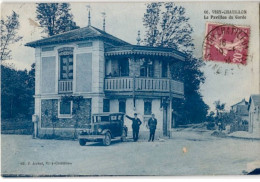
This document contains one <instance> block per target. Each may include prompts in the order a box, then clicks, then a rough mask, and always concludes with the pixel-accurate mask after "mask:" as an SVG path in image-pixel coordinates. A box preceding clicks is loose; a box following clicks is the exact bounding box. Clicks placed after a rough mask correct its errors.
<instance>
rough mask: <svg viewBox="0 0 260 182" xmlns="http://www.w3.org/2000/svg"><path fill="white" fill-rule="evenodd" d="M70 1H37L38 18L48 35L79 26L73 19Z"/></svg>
mask: <svg viewBox="0 0 260 182" xmlns="http://www.w3.org/2000/svg"><path fill="white" fill-rule="evenodd" d="M70 10H71V9H70V4H69V3H37V7H36V14H37V16H36V19H37V20H38V21H39V23H40V26H41V27H42V28H43V32H44V33H47V34H48V36H52V35H56V34H60V33H63V32H66V31H69V30H74V29H77V28H79V27H78V26H77V25H76V23H75V22H74V21H73V15H72V14H71V12H70Z"/></svg>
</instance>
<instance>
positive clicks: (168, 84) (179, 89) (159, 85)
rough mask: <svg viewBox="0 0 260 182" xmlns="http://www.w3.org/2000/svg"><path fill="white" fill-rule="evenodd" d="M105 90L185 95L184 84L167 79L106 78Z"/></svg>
mask: <svg viewBox="0 0 260 182" xmlns="http://www.w3.org/2000/svg"><path fill="white" fill-rule="evenodd" d="M104 89H105V91H109V92H120V91H153V92H172V93H177V94H184V88H183V83H182V82H178V81H175V80H171V79H167V78H131V77H118V78H106V79H105V88H104Z"/></svg>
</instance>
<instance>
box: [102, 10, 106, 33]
mask: <svg viewBox="0 0 260 182" xmlns="http://www.w3.org/2000/svg"><path fill="white" fill-rule="evenodd" d="M101 14H102V16H103V31H104V32H105V31H106V13H105V12H102V13H101Z"/></svg>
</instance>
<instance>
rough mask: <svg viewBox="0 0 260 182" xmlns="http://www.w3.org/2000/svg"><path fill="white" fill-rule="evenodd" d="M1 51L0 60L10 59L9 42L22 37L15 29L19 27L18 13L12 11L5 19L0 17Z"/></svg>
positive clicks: (16, 40) (14, 41) (11, 42)
mask: <svg viewBox="0 0 260 182" xmlns="http://www.w3.org/2000/svg"><path fill="white" fill-rule="evenodd" d="M0 26H1V51H0V60H1V61H4V60H8V59H11V53H12V50H10V49H9V46H10V44H13V43H16V42H18V41H19V40H21V39H22V37H21V36H19V35H18V33H17V30H18V29H19V27H20V22H19V15H18V14H17V13H16V12H14V11H13V12H12V14H11V15H10V16H7V17H6V19H1V21H0Z"/></svg>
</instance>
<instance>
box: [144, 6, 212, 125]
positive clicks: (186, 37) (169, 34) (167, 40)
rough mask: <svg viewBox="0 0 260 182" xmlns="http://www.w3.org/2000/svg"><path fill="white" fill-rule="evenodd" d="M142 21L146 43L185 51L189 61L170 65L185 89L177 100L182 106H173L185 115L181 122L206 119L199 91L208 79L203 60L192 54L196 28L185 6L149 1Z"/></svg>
mask: <svg viewBox="0 0 260 182" xmlns="http://www.w3.org/2000/svg"><path fill="white" fill-rule="evenodd" d="M143 24H144V27H145V28H146V35H145V39H144V41H143V43H144V44H145V45H148V46H158V47H170V48H174V49H177V50H179V51H182V52H184V53H186V55H187V58H186V61H184V62H183V63H173V64H171V74H172V78H173V79H175V80H181V81H183V82H184V92H185V99H184V100H182V101H179V102H177V103H178V104H179V105H181V106H182V107H178V106H176V105H174V103H175V104H176V101H175V102H173V108H174V109H176V110H177V111H178V112H180V113H181V115H182V118H181V119H180V120H179V124H181V123H182V124H185V123H199V122H203V121H204V120H205V119H206V115H207V110H208V108H209V107H208V105H206V104H205V103H204V101H203V99H202V96H201V94H200V85H201V84H203V83H204V81H205V77H204V74H203V72H202V71H201V70H200V68H201V66H203V64H204V63H203V62H202V61H201V60H199V59H196V58H194V57H193V56H192V55H193V51H194V44H193V39H192V33H193V29H192V27H191V26H190V24H189V18H188V17H186V14H185V8H184V7H182V6H177V5H175V4H174V3H173V2H167V3H160V2H156V3H148V4H147V9H146V12H145V14H144V18H143ZM180 102H182V103H180Z"/></svg>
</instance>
